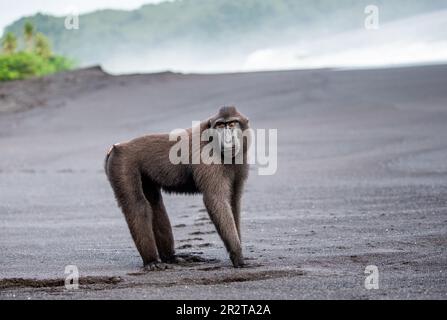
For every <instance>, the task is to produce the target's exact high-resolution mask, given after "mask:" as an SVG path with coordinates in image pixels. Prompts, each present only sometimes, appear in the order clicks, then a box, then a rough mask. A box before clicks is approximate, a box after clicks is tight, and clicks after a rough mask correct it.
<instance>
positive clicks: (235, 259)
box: [230, 254, 246, 268]
mask: <svg viewBox="0 0 447 320" xmlns="http://www.w3.org/2000/svg"><path fill="white" fill-rule="evenodd" d="M230 259H231V262H232V263H233V267H235V268H243V267H245V266H246V264H245V262H244V257H243V256H242V255H241V254H236V255H230Z"/></svg>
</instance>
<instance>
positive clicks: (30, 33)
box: [23, 21, 34, 52]
mask: <svg viewBox="0 0 447 320" xmlns="http://www.w3.org/2000/svg"><path fill="white" fill-rule="evenodd" d="M23 33H24V35H25V45H26V50H27V51H29V52H31V51H32V50H33V38H34V25H33V24H32V23H31V22H29V21H27V22H26V23H25V26H24V30H23Z"/></svg>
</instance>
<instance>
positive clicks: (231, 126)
mask: <svg viewBox="0 0 447 320" xmlns="http://www.w3.org/2000/svg"><path fill="white" fill-rule="evenodd" d="M235 127H236V121H232V122H229V123H228V128H230V129H233V128H235Z"/></svg>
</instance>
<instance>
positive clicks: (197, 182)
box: [105, 107, 248, 267]
mask: <svg viewBox="0 0 447 320" xmlns="http://www.w3.org/2000/svg"><path fill="white" fill-rule="evenodd" d="M230 117H237V118H238V119H239V122H240V125H241V128H242V130H245V129H247V128H248V119H247V118H246V117H245V116H243V115H242V114H241V113H239V112H238V111H237V110H236V108H234V107H223V108H221V109H220V110H219V112H218V114H217V115H215V116H214V117H211V118H209V119H207V120H206V121H203V122H201V124H200V131H201V132H202V131H203V130H205V129H208V128H209V127H210V126H211V125H212V123H213V122H214V120H216V119H218V118H230ZM187 132H188V135H189V136H190V137H191V134H192V129H191V128H190V129H188V130H187ZM190 141H191V139H190ZM245 142H246V143H244V145H243V146H244V148H243V150H242V152H243V155H244V162H243V164H211V165H206V164H203V163H201V164H177V165H174V164H172V163H171V162H170V161H169V151H170V148H171V147H172V146H173V145H174V144H175V143H176V142H175V141H169V135H168V134H152V135H147V136H143V137H140V138H136V139H134V140H131V141H129V142H125V143H120V144H117V145H114V146H113V147H112V148H111V149H110V151H109V153H108V154H107V157H106V161H105V170H106V173H107V176H108V179H109V181H110V184H111V186H112V188H113V191H114V193H115V197H116V200H117V202H118V205H119V206H120V207H121V209H122V211H123V213H124V216H125V218H126V221H127V224H128V226H129V229H130V233H131V235H132V238H133V240H134V242H135V245H136V247H137V249H138V251H139V253H140V255H141V257H142V259H143V263H144V265H145V266H146V265H156V264H157V263H158V261H159V259H161V261H163V262H173V261H175V252H174V238H173V235H172V228H171V224H170V222H169V218H168V215H167V213H166V209H165V206H164V204H163V197H162V194H161V190H163V191H166V192H175V193H187V194H195V193H201V194H203V200H204V203H205V207H206V209H207V210H208V214H209V216H210V218H211V220H212V221H213V223H214V225H215V226H216V229H217V231H218V233H219V235H220V237H221V238H222V240H223V242H224V244H225V247H226V249H227V250H228V252H229V254H230V258H231V261H232V263H233V265H234V266H235V267H239V266H242V265H243V264H244V261H243V257H242V249H241V238H240V236H241V232H240V210H241V209H240V202H241V197H242V192H243V186H244V182H245V180H246V178H247V176H248V164H247V161H246V153H247V148H248V142H247V141H245ZM201 144H202V145H204V144H206V142H202V143H201ZM190 150H191V149H190ZM190 163H191V162H190Z"/></svg>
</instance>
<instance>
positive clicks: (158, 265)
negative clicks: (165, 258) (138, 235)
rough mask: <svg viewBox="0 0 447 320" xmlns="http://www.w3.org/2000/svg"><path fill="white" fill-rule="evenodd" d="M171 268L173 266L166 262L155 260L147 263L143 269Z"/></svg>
mask: <svg viewBox="0 0 447 320" xmlns="http://www.w3.org/2000/svg"><path fill="white" fill-rule="evenodd" d="M171 268H172V267H170V266H169V265H167V264H166V263H163V262H159V261H154V262H150V263H147V264H146V265H145V266H144V267H143V270H144V271H162V270H167V269H171Z"/></svg>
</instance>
